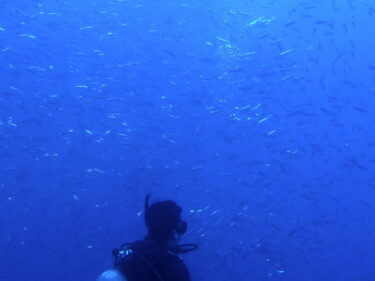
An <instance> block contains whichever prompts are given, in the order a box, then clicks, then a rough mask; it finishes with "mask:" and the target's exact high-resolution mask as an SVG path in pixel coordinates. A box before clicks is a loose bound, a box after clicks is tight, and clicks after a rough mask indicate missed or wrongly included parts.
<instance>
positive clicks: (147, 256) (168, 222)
mask: <svg viewBox="0 0 375 281" xmlns="http://www.w3.org/2000/svg"><path fill="white" fill-rule="evenodd" d="M149 198H150V196H149V195H147V196H146V198H145V206H144V208H145V210H144V220H145V224H146V227H147V230H148V233H147V236H146V237H145V238H144V239H143V240H139V241H136V242H133V243H126V244H123V245H122V246H121V247H120V248H116V249H114V250H113V251H112V254H113V256H114V258H115V262H114V268H113V269H111V270H107V271H106V272H104V273H102V274H101V275H100V276H99V277H98V279H97V281H190V280H191V279H190V274H189V271H188V269H187V267H186V265H185V263H184V262H183V260H182V259H181V258H180V257H179V256H178V254H182V253H188V252H191V251H194V250H195V249H196V248H197V247H198V246H197V245H196V244H179V240H180V237H181V235H183V234H185V232H186V230H187V223H186V222H185V221H183V220H181V212H182V209H181V208H180V207H179V206H178V205H177V204H176V202H174V201H171V200H165V201H159V202H155V203H153V204H151V205H150V204H149Z"/></svg>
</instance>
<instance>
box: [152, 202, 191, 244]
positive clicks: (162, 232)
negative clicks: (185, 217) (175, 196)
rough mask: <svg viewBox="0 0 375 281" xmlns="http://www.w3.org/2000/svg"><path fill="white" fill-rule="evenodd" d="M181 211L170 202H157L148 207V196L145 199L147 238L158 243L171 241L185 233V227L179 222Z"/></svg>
mask: <svg viewBox="0 0 375 281" xmlns="http://www.w3.org/2000/svg"><path fill="white" fill-rule="evenodd" d="M181 212H182V209H181V207H179V206H178V205H177V204H176V202H174V201H171V200H165V201H159V202H156V203H152V204H151V205H149V196H148V195H147V196H146V199H145V223H146V226H147V230H148V234H147V238H148V239H150V240H153V241H157V242H160V243H166V242H168V241H170V240H173V239H174V238H175V237H176V235H177V236H178V235H181V234H184V233H185V232H186V228H187V225H186V223H185V222H183V221H182V220H181Z"/></svg>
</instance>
